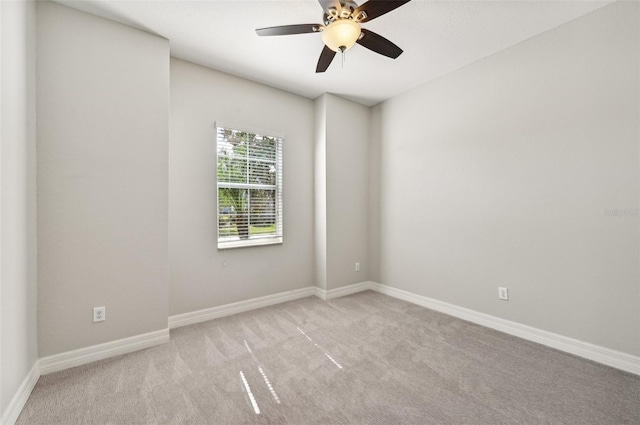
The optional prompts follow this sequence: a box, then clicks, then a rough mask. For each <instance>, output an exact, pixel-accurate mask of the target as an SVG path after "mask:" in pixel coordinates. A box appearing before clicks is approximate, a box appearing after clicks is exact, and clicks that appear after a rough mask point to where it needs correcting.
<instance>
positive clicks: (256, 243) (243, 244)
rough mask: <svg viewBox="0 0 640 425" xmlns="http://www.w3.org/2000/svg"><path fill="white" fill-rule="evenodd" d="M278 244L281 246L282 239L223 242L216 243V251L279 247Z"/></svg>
mask: <svg viewBox="0 0 640 425" xmlns="http://www.w3.org/2000/svg"><path fill="white" fill-rule="evenodd" d="M279 244H282V237H279V238H264V239H251V240H235V241H223V242H218V249H232V248H246V247H251V246H264V245H279Z"/></svg>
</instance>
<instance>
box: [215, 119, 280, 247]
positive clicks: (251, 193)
mask: <svg viewBox="0 0 640 425" xmlns="http://www.w3.org/2000/svg"><path fill="white" fill-rule="evenodd" d="M282 142H283V139H282V138H281V137H273V136H268V135H264V134H258V133H252V132H248V131H243V130H236V129H232V128H226V127H221V126H218V127H217V152H218V155H217V158H218V164H217V170H218V173H217V175H218V248H233V247H240V246H251V245H264V244H271V243H282Z"/></svg>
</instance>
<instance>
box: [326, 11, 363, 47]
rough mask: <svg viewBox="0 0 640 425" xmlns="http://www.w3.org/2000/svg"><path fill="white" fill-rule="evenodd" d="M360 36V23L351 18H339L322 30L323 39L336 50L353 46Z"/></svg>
mask: <svg viewBox="0 0 640 425" xmlns="http://www.w3.org/2000/svg"><path fill="white" fill-rule="evenodd" d="M358 37H360V25H359V24H358V23H357V22H354V21H352V20H351V19H339V20H337V21H334V22H332V23H330V24H329V25H327V26H326V27H325V29H324V31H322V41H323V42H324V44H326V45H327V47H329V48H330V49H331V50H333V51H334V52H342V51H345V50H347V49H349V48H351V47H352V46H353V45H354V44H355V43H356V41H357V40H358Z"/></svg>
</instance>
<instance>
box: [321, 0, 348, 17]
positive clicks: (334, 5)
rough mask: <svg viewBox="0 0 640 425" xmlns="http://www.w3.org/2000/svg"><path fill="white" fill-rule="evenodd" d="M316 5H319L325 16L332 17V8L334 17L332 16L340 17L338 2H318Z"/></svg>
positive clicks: (334, 0) (332, 0) (326, 0)
mask: <svg viewBox="0 0 640 425" xmlns="http://www.w3.org/2000/svg"><path fill="white" fill-rule="evenodd" d="M318 3H320V6H322V10H324V13H326V14H327V15H333V14H332V13H331V9H332V8H333V9H335V10H336V11H335V12H334V13H335V15H333V16H336V17H337V16H340V12H341V11H342V6H341V5H340V0H318Z"/></svg>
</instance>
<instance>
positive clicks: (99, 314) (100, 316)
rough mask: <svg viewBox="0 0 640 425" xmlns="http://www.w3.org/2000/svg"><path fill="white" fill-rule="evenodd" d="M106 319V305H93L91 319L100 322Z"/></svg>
mask: <svg viewBox="0 0 640 425" xmlns="http://www.w3.org/2000/svg"><path fill="white" fill-rule="evenodd" d="M105 320H107V308H106V307H94V308H93V321H94V322H102V321H105Z"/></svg>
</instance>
